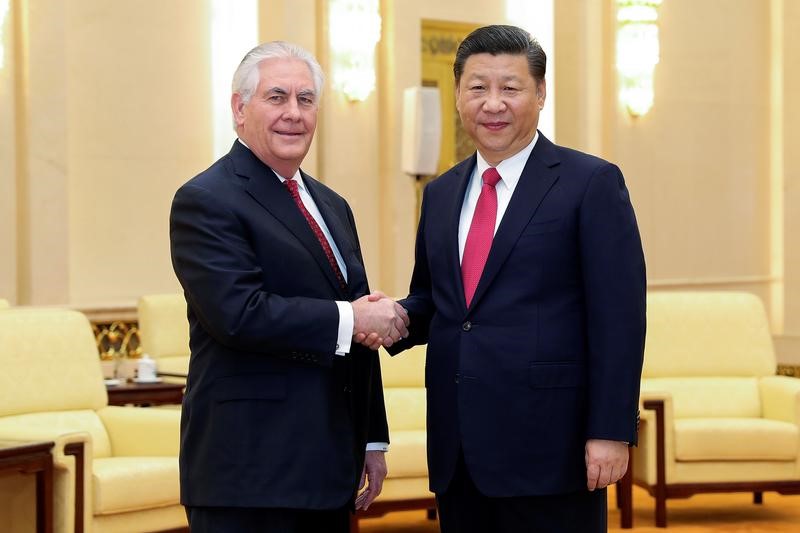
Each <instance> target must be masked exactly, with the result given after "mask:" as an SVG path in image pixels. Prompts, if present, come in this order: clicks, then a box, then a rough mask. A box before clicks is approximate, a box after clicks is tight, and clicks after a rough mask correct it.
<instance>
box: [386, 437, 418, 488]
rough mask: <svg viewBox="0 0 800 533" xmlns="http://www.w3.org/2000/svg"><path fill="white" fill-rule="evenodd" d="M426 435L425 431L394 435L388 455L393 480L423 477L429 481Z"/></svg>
mask: <svg viewBox="0 0 800 533" xmlns="http://www.w3.org/2000/svg"><path fill="white" fill-rule="evenodd" d="M426 435H427V434H426V432H425V430H424V429H415V430H405V431H397V432H395V433H393V434H392V445H391V453H387V454H386V466H387V467H388V469H389V472H390V473H391V476H392V478H393V479H399V478H409V477H422V478H425V479H426V480H427V478H428V467H427V460H426V453H427V452H426V450H427V448H426V438H427V437H426Z"/></svg>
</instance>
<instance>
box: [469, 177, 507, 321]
mask: <svg viewBox="0 0 800 533" xmlns="http://www.w3.org/2000/svg"><path fill="white" fill-rule="evenodd" d="M498 181H500V174H499V173H498V172H497V169H496V168H494V167H489V168H487V169H486V170H485V171H484V172H483V186H482V187H481V195H480V196H478V203H477V204H476V205H475V214H473V215H472V224H471V225H470V227H469V233H468V234H467V243H466V244H465V245H464V257H463V258H462V260H461V279H462V281H463V282H464V298H465V299H466V300H467V307H469V304H470V303H471V302H472V297H473V296H474V295H475V289H476V288H477V287H478V281H479V280H480V279H481V274H482V273H483V267H484V265H485V264H486V259H487V258H488V257H489V249H490V248H491V247H492V238H494V225H495V221H496V220H497V191H496V190H495V188H494V187H495V185H497V182H498Z"/></svg>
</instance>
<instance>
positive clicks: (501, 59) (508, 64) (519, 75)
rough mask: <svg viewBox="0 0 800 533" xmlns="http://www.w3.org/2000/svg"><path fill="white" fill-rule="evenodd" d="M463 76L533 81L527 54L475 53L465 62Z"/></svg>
mask: <svg viewBox="0 0 800 533" xmlns="http://www.w3.org/2000/svg"><path fill="white" fill-rule="evenodd" d="M461 77H462V78H470V77H475V78H488V77H500V78H503V79H510V78H514V79H521V80H531V81H533V76H532V75H531V72H530V69H529V68H528V58H527V56H526V55H525V54H497V55H492V54H486V53H484V54H473V55H471V56H469V57H468V58H467V60H466V61H465V62H464V72H463V73H462V75H461Z"/></svg>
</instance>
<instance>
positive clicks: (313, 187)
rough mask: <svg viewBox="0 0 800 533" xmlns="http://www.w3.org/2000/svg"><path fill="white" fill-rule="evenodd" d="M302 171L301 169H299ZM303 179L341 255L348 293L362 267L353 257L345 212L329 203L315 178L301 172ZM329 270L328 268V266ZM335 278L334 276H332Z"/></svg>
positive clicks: (328, 196) (355, 282)
mask: <svg viewBox="0 0 800 533" xmlns="http://www.w3.org/2000/svg"><path fill="white" fill-rule="evenodd" d="M301 172H302V171H301ZM303 181H304V182H305V184H306V187H307V188H308V192H309V194H310V195H311V197H312V198H313V199H314V202H315V203H316V204H317V209H319V212H320V213H321V214H322V218H323V219H324V220H325V225H326V226H328V231H330V233H331V237H333V241H334V243H335V244H336V248H338V249H339V254H340V255H341V256H342V260H343V261H344V265H345V268H346V269H347V288H348V293H352V292H353V289H354V288H355V287H356V286H357V285H358V284H359V283H360V281H359V279H358V278H360V276H359V272H361V270H362V269H363V265H360V264H356V263H355V262H354V261H353V259H354V258H355V257H356V254H355V253H354V251H355V243H354V242H353V241H352V239H351V238H350V237H349V235H350V232H348V231H347V229H346V228H347V226H348V225H349V222H348V221H347V220H346V218H347V215H346V213H341V212H339V210H337V209H335V208H334V206H333V204H332V203H331V198H330V194H329V193H327V192H326V190H325V189H324V188H323V187H322V186H321V185H320V184H319V182H318V181H317V180H315V179H314V178H312V177H311V176H309V175H307V174H306V173H305V172H303ZM328 270H330V268H328ZM334 279H335V278H334Z"/></svg>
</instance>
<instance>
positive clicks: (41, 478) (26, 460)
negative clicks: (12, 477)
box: [0, 440, 55, 533]
mask: <svg viewBox="0 0 800 533" xmlns="http://www.w3.org/2000/svg"><path fill="white" fill-rule="evenodd" d="M54 444H55V443H53V442H25V441H10V440H0V475H3V474H9V473H14V474H17V473H20V474H33V473H35V474H36V531H37V532H38V533H52V531H53V455H52V454H51V453H50V450H52V449H53V446H54Z"/></svg>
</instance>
